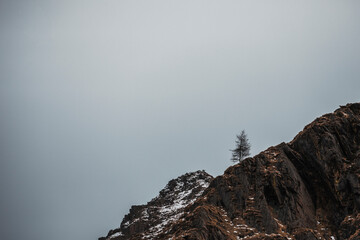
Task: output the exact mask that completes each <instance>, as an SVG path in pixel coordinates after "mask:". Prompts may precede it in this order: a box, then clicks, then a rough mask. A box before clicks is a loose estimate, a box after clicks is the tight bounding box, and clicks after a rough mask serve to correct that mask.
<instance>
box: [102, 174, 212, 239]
mask: <svg viewBox="0 0 360 240" xmlns="http://www.w3.org/2000/svg"><path fill="white" fill-rule="evenodd" d="M212 179H213V177H212V176H210V175H209V174H207V173H206V172H205V171H197V172H192V173H187V174H184V175H182V176H180V177H178V178H176V179H173V180H171V181H169V183H168V184H167V185H166V187H165V188H164V189H163V190H161V191H160V193H159V195H158V196H157V197H156V198H154V199H152V200H151V201H150V202H148V203H147V204H146V205H140V206H132V207H131V209H130V213H129V214H128V215H126V216H125V217H124V219H123V221H122V223H121V225H120V228H117V229H114V230H111V231H109V233H108V235H107V237H106V238H100V239H112V240H122V239H153V238H155V237H156V236H157V235H158V234H159V233H160V232H161V230H162V229H163V228H164V227H166V226H168V225H170V224H172V223H174V222H175V221H176V220H178V219H179V218H180V216H181V215H182V214H183V213H184V208H185V207H186V206H187V205H189V204H191V203H193V202H194V201H195V200H196V199H197V198H198V197H199V196H200V195H201V194H202V193H203V191H204V189H205V188H207V187H208V186H209V183H210V181H211V180H212Z"/></svg>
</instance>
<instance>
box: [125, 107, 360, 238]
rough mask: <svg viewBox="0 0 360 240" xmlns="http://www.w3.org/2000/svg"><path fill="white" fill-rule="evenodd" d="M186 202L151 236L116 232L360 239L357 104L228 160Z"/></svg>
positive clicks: (163, 235) (159, 235)
mask: <svg viewBox="0 0 360 240" xmlns="http://www.w3.org/2000/svg"><path fill="white" fill-rule="evenodd" d="M170 192H171V191H170ZM170 201H171V200H170ZM184 205H187V206H186V207H185V208H184V212H183V213H182V214H180V215H179V217H178V218H176V219H174V220H173V221H171V223H169V224H165V225H162V226H161V227H160V228H159V229H158V231H157V233H156V235H146V234H145V235H141V236H140V235H136V234H137V233H138V232H137V230H139V231H140V232H142V233H144V231H142V230H143V229H142V228H141V227H138V229H137V230H135V231H133V234H130V235H127V236H128V237H127V238H121V239H146V238H149V239H184V240H185V239H204V240H212V239H219V240H222V239H224V240H225V239H296V240H305V239H360V211H359V209H360V104H359V103H356V104H348V105H346V106H342V107H340V108H339V109H338V110H336V111H335V112H334V113H331V114H326V115H324V116H322V117H320V118H318V119H316V120H315V121H314V122H312V123H311V124H309V125H308V126H306V127H305V128H304V130H303V131H302V132H300V133H299V134H298V135H297V136H296V137H295V138H294V139H293V140H292V141H291V142H290V143H281V144H279V145H277V146H274V147H270V148H269V149H267V150H265V151H263V152H261V153H260V154H258V155H256V156H254V157H252V158H247V159H245V160H243V161H242V162H241V163H239V164H237V165H234V166H231V167H229V168H228V169H227V170H226V171H225V172H224V174H223V175H221V176H219V177H217V178H215V179H213V180H212V181H211V183H210V185H209V187H207V188H206V189H205V191H204V192H203V193H202V195H201V196H199V197H197V198H196V201H194V202H189V204H184ZM125 219H126V217H125ZM125 219H124V220H125ZM123 222H124V221H123ZM122 224H123V223H122Z"/></svg>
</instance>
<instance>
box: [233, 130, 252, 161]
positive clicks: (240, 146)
mask: <svg viewBox="0 0 360 240" xmlns="http://www.w3.org/2000/svg"><path fill="white" fill-rule="evenodd" d="M235 143H236V148H235V149H233V150H230V151H232V158H231V161H233V162H241V161H242V160H243V159H244V158H245V157H247V156H249V155H250V148H251V145H250V143H249V139H248V138H247V135H246V133H245V130H242V131H241V133H240V135H236V140H235Z"/></svg>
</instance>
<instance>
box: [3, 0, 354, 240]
mask: <svg viewBox="0 0 360 240" xmlns="http://www.w3.org/2000/svg"><path fill="white" fill-rule="evenodd" d="M359 11H360V1H355V0H354V1H289V0H284V1H278V0H277V1H267V0H266V1H265V0H264V1H254V0H249V1H242V0H236V1H228V0H225V1H224V0H222V1H210V0H207V1H197V0H182V1H170V0H163V1H157V0H156V1H147V0H146V1H134V0H131V1H130V0H129V1H125V0H97V1H95V0H86V1H75V0H71V1H55V0H46V1H31V0H23V1H20V0H18V1H14V0H7V1H6V0H1V1H0V53H1V55H0V111H1V122H0V134H1V138H0V144H1V145H0V158H1V159H0V160H1V162H0V191H1V199H0V203H1V204H0V218H1V219H0V220H1V221H0V222H1V224H0V233H1V234H0V235H1V238H2V239H7V240H18V239H28V240H42V239H51V240H64V239H68V240H72V239H74V240H75V239H76V240H89V239H97V238H98V237H99V236H103V235H106V233H107V231H108V230H109V229H110V228H115V227H117V226H119V224H120V221H121V219H122V217H123V215H124V214H126V213H127V212H128V209H129V207H130V205H132V204H141V203H146V202H147V201H149V200H150V199H151V198H152V197H154V196H155V195H156V194H157V193H158V191H159V190H160V189H161V188H163V187H164V186H165V184H166V183H167V182H168V180H170V179H171V178H174V177H177V176H178V175H181V174H183V173H185V172H188V171H195V170H198V169H205V170H206V171H207V172H209V173H210V174H212V175H214V176H216V175H219V174H222V173H223V171H224V170H225V169H226V168H227V167H228V166H230V165H231V164H232V163H231V162H230V156H231V153H230V152H229V149H230V148H233V147H234V140H235V135H236V134H237V133H239V132H240V131H241V130H242V129H245V130H246V132H247V133H248V137H249V139H250V141H251V143H252V151H251V152H252V154H256V153H258V152H259V151H262V150H264V149H266V148H267V147H269V146H271V145H275V144H278V143H280V142H283V141H285V142H287V141H290V140H291V139H292V138H293V137H294V136H295V135H296V134H297V133H298V132H299V131H300V130H302V128H303V127H304V126H305V125H306V124H307V123H309V122H311V121H312V120H313V119H314V118H315V117H318V116H320V115H322V114H324V113H327V112H332V111H333V110H335V109H336V108H337V107H338V106H339V105H343V104H346V103H348V102H358V101H360V94H359V93H360V79H359V76H360V67H359V63H360V12H359Z"/></svg>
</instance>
